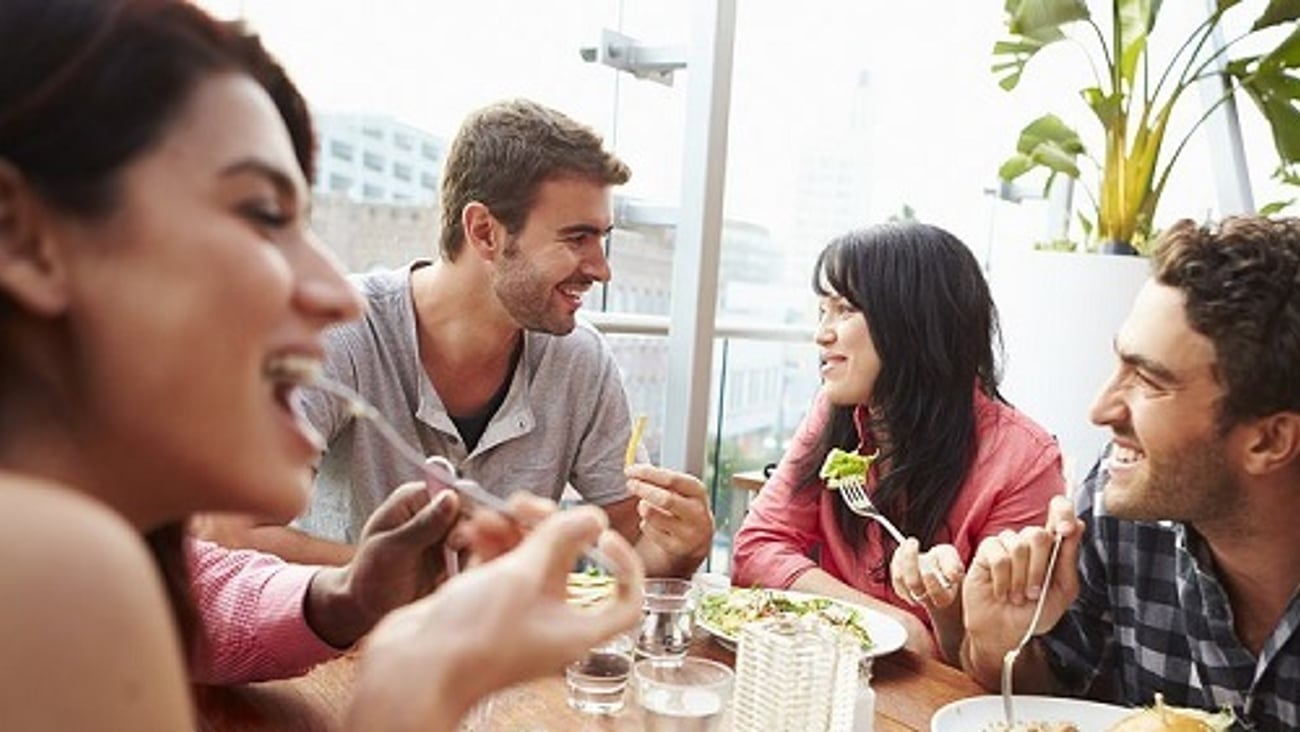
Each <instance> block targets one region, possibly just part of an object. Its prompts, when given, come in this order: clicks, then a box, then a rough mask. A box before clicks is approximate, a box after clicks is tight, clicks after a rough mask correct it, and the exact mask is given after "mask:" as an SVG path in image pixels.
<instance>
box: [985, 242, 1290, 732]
mask: <svg viewBox="0 0 1300 732" xmlns="http://www.w3.org/2000/svg"><path fill="white" fill-rule="evenodd" d="M1153 265H1154V276H1153V278H1152V280H1150V281H1149V282H1147V284H1146V285H1145V286H1144V287H1143V289H1142V291H1141V292H1140V293H1139V294H1138V297H1137V301H1136V303H1135V304H1134V306H1133V310H1132V312H1131V313H1130V314H1129V317H1128V320H1127V321H1126V322H1125V323H1124V325H1123V327H1122V328H1121V330H1120V333H1119V335H1118V336H1117V337H1116V339H1115V351H1116V355H1117V356H1118V358H1119V367H1118V369H1117V371H1116V373H1115V375H1114V376H1113V377H1112V378H1111V380H1110V381H1109V382H1108V383H1107V384H1106V386H1105V388H1104V389H1103V391H1102V393H1101V394H1100V395H1099V396H1098V398H1097V402H1096V403H1095V404H1094V405H1093V408H1092V420H1093V421H1094V422H1096V423H1097V424H1099V425H1102V426H1104V427H1107V428H1109V429H1110V430H1111V433H1112V444H1111V447H1110V450H1109V452H1108V455H1107V457H1106V459H1105V460H1104V467H1105V470H1104V471H1101V470H1094V472H1093V474H1092V475H1091V476H1089V480H1088V482H1087V485H1086V486H1085V489H1084V490H1083V491H1081V495H1079V496H1078V500H1077V506H1071V505H1070V502H1069V501H1068V500H1066V499H1064V498H1057V499H1054V500H1053V502H1052V506H1051V511H1050V514H1049V517H1048V521H1047V524H1046V526H1045V527H1043V528H1027V529H1023V530H1021V531H1020V532H1010V531H1007V532H1004V533H1003V534H1001V535H999V536H998V537H994V538H991V539H987V540H985V542H984V543H983V544H981V545H980V548H979V550H978V552H977V553H976V556H975V559H974V561H973V562H972V566H971V570H970V572H969V574H968V575H967V578H966V580H965V583H964V585H963V588H962V592H963V599H964V604H965V622H966V627H967V636H966V642H965V645H964V647H963V649H962V665H963V667H964V668H965V669H966V670H967V672H968V673H970V674H971V675H972V676H973V677H975V678H976V679H977V680H978V681H979V682H980V683H981V684H983V685H984V686H985V687H986V688H989V689H997V688H998V686H999V681H1000V672H1001V665H1002V657H1003V655H1004V654H1005V653H1006V652H1007V650H1009V649H1011V648H1014V647H1015V645H1016V644H1017V643H1018V642H1019V640H1020V637H1021V636H1022V635H1023V634H1024V632H1025V630H1026V628H1027V626H1028V624H1029V622H1030V616H1031V615H1032V613H1033V610H1034V605H1035V602H1036V600H1037V598H1038V596H1039V595H1040V594H1041V592H1043V591H1044V590H1043V589H1042V587H1043V584H1044V579H1045V578H1044V575H1045V574H1046V569H1047V563H1048V557H1049V555H1050V553H1051V549H1052V542H1053V537H1054V536H1055V535H1058V534H1059V535H1060V536H1061V537H1062V544H1061V549H1060V557H1059V558H1058V563H1057V569H1056V571H1055V573H1054V576H1053V577H1051V578H1050V583H1049V584H1048V587H1047V589H1046V592H1047V593H1048V596H1047V600H1046V604H1045V606H1044V609H1043V616H1042V618H1041V619H1040V621H1039V625H1038V628H1037V632H1038V633H1045V635H1042V636H1040V637H1039V638H1038V639H1036V640H1035V641H1033V642H1031V643H1030V644H1029V645H1028V646H1027V647H1026V648H1025V650H1024V651H1023V652H1022V653H1021V655H1020V658H1019V660H1018V661H1017V664H1016V676H1015V686H1016V690H1017V691H1024V692H1038V693H1070V694H1087V695H1088V696H1091V697H1094V698H1099V699H1103V700H1108V701H1117V702H1122V703H1125V704H1128V705H1149V704H1151V703H1152V701H1153V698H1154V695H1155V694H1156V693H1157V692H1159V693H1163V694H1164V696H1165V699H1166V701H1168V702H1169V703H1171V704H1176V705H1181V706H1189V707H1196V708H1200V709H1207V710H1214V709H1217V708H1220V707H1225V706H1226V707H1230V708H1231V709H1232V710H1233V712H1234V713H1235V715H1236V716H1237V719H1238V725H1239V726H1240V727H1242V728H1248V729H1260V730H1275V729H1277V730H1280V729H1297V728H1300V706H1298V704H1300V633H1297V632H1296V629H1297V626H1300V593H1297V589H1298V588H1300V522H1298V520H1297V517H1300V219H1279V220H1269V219H1266V218H1263V217H1254V216H1253V217H1234V218H1229V219H1227V220H1225V221H1224V222H1223V223H1222V224H1221V225H1220V226H1218V227H1198V226H1197V225H1195V224H1194V223H1192V222H1190V221H1182V222H1179V223H1178V224H1176V225H1175V226H1173V227H1172V228H1171V229H1169V230H1168V231H1167V232H1166V233H1165V234H1164V236H1162V238H1161V241H1160V242H1159V243H1158V244H1157V250H1156V253H1155V255H1154V261H1153ZM1076 511H1077V515H1078V518H1075V512H1076Z"/></svg>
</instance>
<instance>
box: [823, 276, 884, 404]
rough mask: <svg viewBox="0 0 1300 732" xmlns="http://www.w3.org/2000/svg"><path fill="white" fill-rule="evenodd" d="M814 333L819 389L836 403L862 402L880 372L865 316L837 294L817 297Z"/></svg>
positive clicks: (832, 402) (877, 357)
mask: <svg viewBox="0 0 1300 732" xmlns="http://www.w3.org/2000/svg"><path fill="white" fill-rule="evenodd" d="M819 309H820V311H821V318H820V320H819V322H818V325H817V335H816V337H815V339H816V341H817V345H818V347H819V349H820V356H821V364H822V366H821V374H822V391H824V392H825V394H826V397H827V399H829V400H830V402H831V404H834V405H836V406H853V405H857V404H866V403H867V400H868V399H870V398H871V390H872V388H874V387H875V385H876V379H877V378H878V377H879V376H880V355H879V354H878V353H876V344H875V342H874V341H872V339H871V331H870V329H868V328H867V318H866V316H865V315H863V314H862V311H861V310H858V309H857V308H856V307H854V305H853V303H851V302H849V301H848V300H847V299H846V298H844V297H843V296H841V295H838V294H834V293H832V294H830V295H828V296H826V297H823V298H821V303H820V305H819Z"/></svg>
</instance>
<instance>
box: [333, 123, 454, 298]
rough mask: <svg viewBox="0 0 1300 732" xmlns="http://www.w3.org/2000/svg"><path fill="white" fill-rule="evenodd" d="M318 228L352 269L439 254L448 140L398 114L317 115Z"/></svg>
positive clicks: (389, 265)
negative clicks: (441, 183) (440, 200)
mask: <svg viewBox="0 0 1300 732" xmlns="http://www.w3.org/2000/svg"><path fill="white" fill-rule="evenodd" d="M314 118H315V122H316V134H317V146H318V152H317V155H316V160H317V166H316V167H317V171H316V181H315V183H314V184H313V186H312V227H313V228H314V229H315V231H316V233H317V235H319V236H320V237H321V239H322V240H323V241H325V242H326V244H327V245H328V246H329V247H330V248H331V249H333V250H334V252H335V253H336V254H338V256H339V259H340V260H342V262H343V266H344V268H345V269H347V270H348V271H349V272H366V271H369V270H372V269H378V268H384V267H397V266H401V265H403V264H406V263H407V262H410V261H411V260H412V259H415V258H417V257H434V256H436V255H437V252H438V229H439V224H438V183H439V180H440V179H441V177H442V164H443V160H444V159H445V158H446V153H447V143H446V142H445V141H444V140H443V138H441V137H439V136H437V135H435V134H433V133H431V132H427V131H425V130H422V129H420V128H418V127H413V126H411V125H408V124H403V123H401V122H398V121H396V120H394V119H393V118H391V117H386V116H382V115H374V114H336V113H330V112H316V113H315V115H314Z"/></svg>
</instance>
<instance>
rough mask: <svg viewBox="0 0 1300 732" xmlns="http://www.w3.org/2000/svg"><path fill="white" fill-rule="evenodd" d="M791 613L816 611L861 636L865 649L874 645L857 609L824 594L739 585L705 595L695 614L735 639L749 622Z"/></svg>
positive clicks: (836, 624) (856, 636) (728, 637)
mask: <svg viewBox="0 0 1300 732" xmlns="http://www.w3.org/2000/svg"><path fill="white" fill-rule="evenodd" d="M782 614H791V615H795V616H798V617H804V616H808V615H816V616H819V617H821V618H822V619H823V620H826V621H827V622H829V623H830V624H832V625H834V626H836V627H837V628H839V629H840V630H842V631H845V632H848V633H849V634H851V635H852V636H853V637H855V638H857V639H858V642H859V643H861V644H862V647H863V648H864V649H870V648H871V647H872V646H874V645H875V642H874V641H872V640H871V634H870V633H868V632H867V626H866V623H865V622H864V621H863V619H862V616H861V614H860V613H858V611H857V610H854V609H853V608H851V607H849V606H847V605H842V604H840V603H837V602H835V601H834V600H830V599H828V598H825V597H808V598H793V597H790V596H788V595H786V594H784V593H781V592H775V591H772V590H764V589H752V590H746V589H737V588H733V589H731V590H728V591H726V592H718V593H715V594H711V595H705V596H704V599H703V600H701V601H700V607H699V610H697V611H696V616H697V618H698V619H699V621H700V622H701V623H703V624H704V625H706V626H711V627H712V628H715V629H717V630H718V631H719V632H721V633H722V635H723V636H724V637H726V638H727V639H728V640H732V641H734V640H735V639H736V637H737V636H739V635H740V629H741V627H742V626H744V625H745V624H746V623H752V622H754V621H755V620H762V619H764V618H771V617H775V616H777V615H782Z"/></svg>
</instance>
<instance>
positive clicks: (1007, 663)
mask: <svg viewBox="0 0 1300 732" xmlns="http://www.w3.org/2000/svg"><path fill="white" fill-rule="evenodd" d="M1060 553H1061V535H1060V534H1057V535H1056V538H1055V539H1054V540H1053V541H1052V554H1051V555H1050V556H1049V557H1048V558H1047V574H1046V575H1045V576H1044V577H1043V589H1042V591H1041V592H1039V593H1038V601H1037V602H1036V603H1034V614H1033V615H1032V616H1030V618H1029V627H1028V628H1025V634H1024V636H1022V637H1021V638H1020V642H1019V643H1017V644H1016V647H1015V648H1012V649H1011V650H1009V651H1007V653H1006V655H1005V656H1003V657H1002V711H1003V712H1005V713H1006V715H1007V726H1008V727H1012V726H1015V723H1016V713H1015V710H1014V709H1013V708H1012V703H1011V696H1012V694H1011V676H1012V673H1011V672H1012V671H1013V670H1014V668H1015V665H1016V659H1017V658H1019V656H1020V651H1021V650H1023V649H1024V647H1025V646H1026V645H1027V644H1028V643H1029V639H1030V638H1033V637H1034V631H1035V630H1037V629H1038V621H1039V620H1040V619H1041V618H1042V617H1043V605H1044V604H1046V602H1047V588H1048V587H1050V586H1051V584H1052V574H1053V573H1054V572H1055V571H1056V556H1057V555H1058V554H1060Z"/></svg>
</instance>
